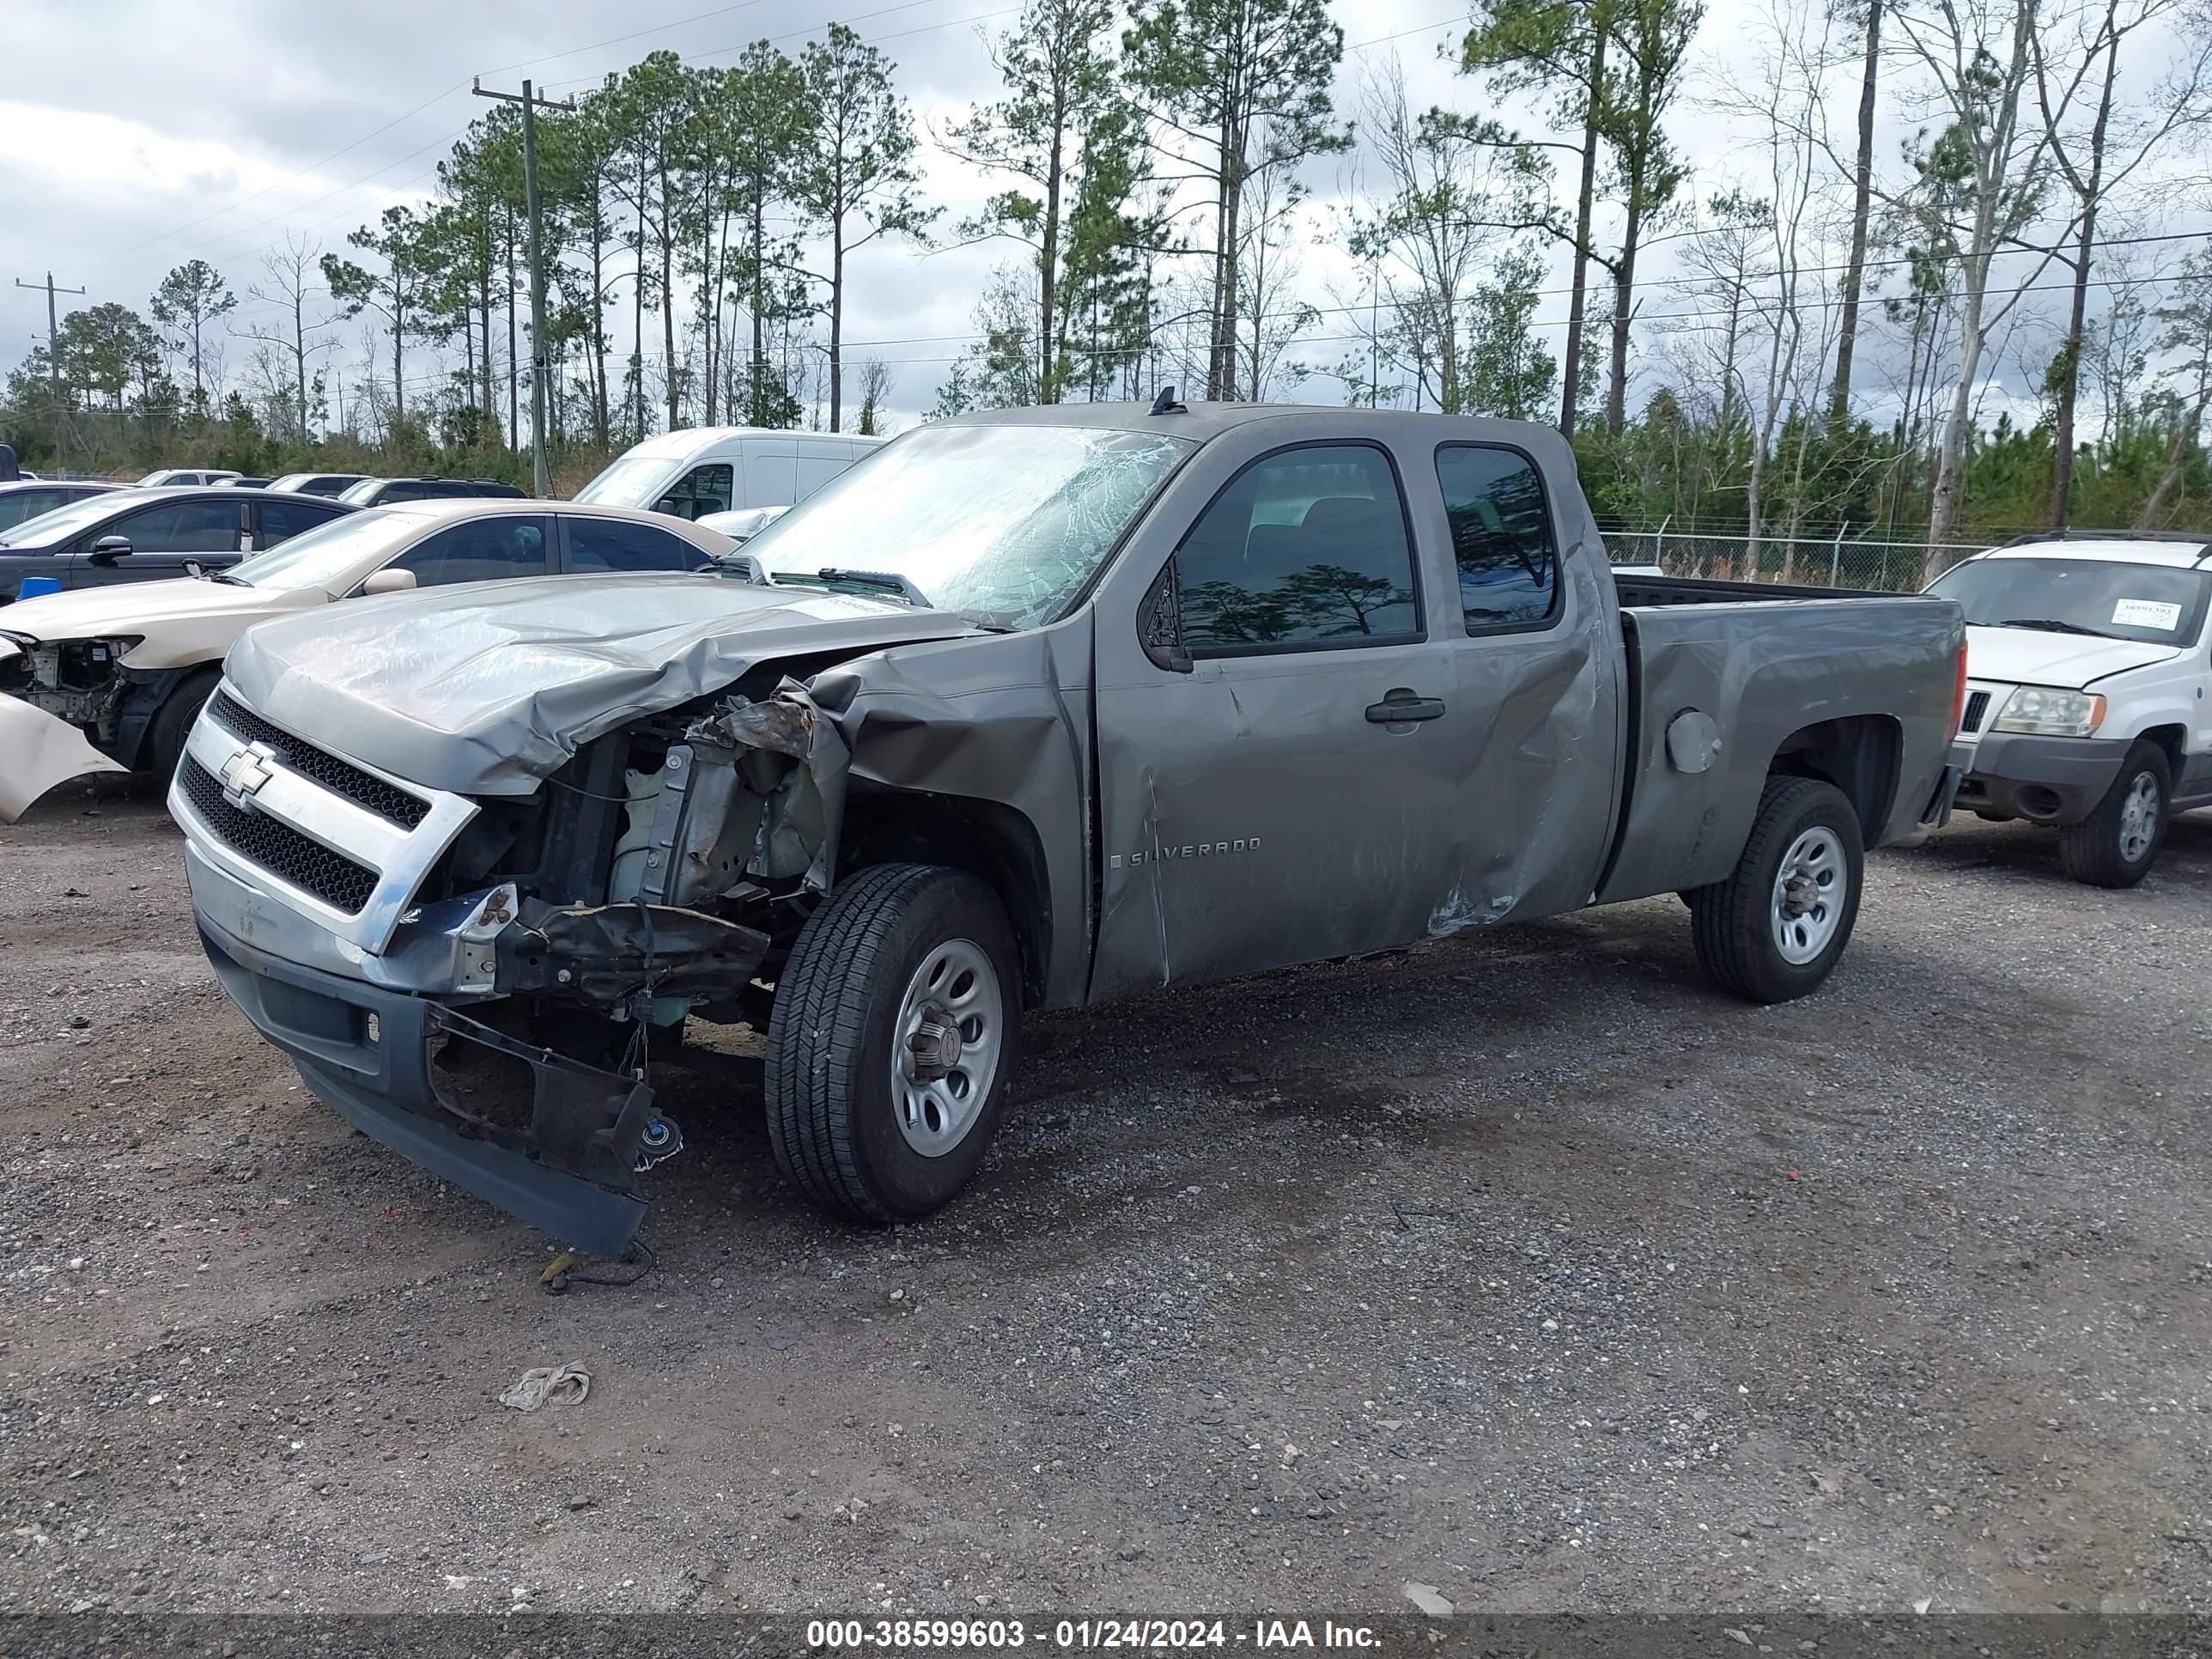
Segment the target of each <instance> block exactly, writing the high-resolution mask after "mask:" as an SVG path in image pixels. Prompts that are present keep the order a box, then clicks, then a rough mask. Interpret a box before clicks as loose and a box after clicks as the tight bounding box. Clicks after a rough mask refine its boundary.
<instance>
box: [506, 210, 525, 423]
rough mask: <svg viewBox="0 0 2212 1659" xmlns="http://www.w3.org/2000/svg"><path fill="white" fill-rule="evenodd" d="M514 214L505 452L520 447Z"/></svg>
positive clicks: (510, 224)
mask: <svg viewBox="0 0 2212 1659" xmlns="http://www.w3.org/2000/svg"><path fill="white" fill-rule="evenodd" d="M514 289H515V282H514V216H513V214H509V215H507V453H508V454H510V455H512V454H513V453H516V452H517V451H518V450H520V448H521V447H522V392H521V385H522V370H521V367H520V364H518V363H517V362H515V349H514V348H515V345H516V343H517V340H518V336H517V335H516V333H515V327H514Z"/></svg>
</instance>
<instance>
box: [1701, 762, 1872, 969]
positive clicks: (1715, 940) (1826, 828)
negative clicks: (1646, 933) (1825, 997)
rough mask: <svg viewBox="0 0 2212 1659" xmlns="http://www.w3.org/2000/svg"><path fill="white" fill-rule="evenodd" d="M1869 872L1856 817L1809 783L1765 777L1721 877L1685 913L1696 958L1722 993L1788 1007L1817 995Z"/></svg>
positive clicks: (1838, 797) (1821, 786)
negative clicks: (1731, 866)
mask: <svg viewBox="0 0 2212 1659" xmlns="http://www.w3.org/2000/svg"><path fill="white" fill-rule="evenodd" d="M1865 867H1866V860H1865V854H1864V852H1863V849H1862V848H1861V846H1860V843H1859V819H1858V813H1857V811H1854V810H1853V808H1852V806H1851V804H1850V801H1849V800H1848V799H1845V797H1844V792H1843V791H1842V790H1840V789H1838V788H1837V787H1835V786H1834V785H1833V784H1831V783H1822V782H1820V781H1818V780H1817V779H1814V778H1787V777H1776V778H1769V779H1768V780H1767V781H1766V789H1765V793H1763V794H1762V795H1761V796H1760V797H1759V814H1758V816H1757V817H1755V818H1754V819H1753V821H1752V826H1751V835H1750V837H1749V838H1748V839H1747V841H1746V842H1744V847H1743V854H1742V856H1741V858H1739V859H1738V860H1736V866H1735V873H1734V874H1732V875H1730V876H1729V878H1728V879H1727V880H1725V881H1717V882H1715V883H1714V884H1712V885H1711V886H1710V887H1705V888H1701V889H1699V892H1698V896H1697V900H1696V902H1694V903H1693V904H1692V905H1691V907H1690V927H1691V932H1692V937H1693V938H1694V939H1696V941H1697V947H1698V960H1699V961H1700V962H1701V963H1704V964H1705V971H1706V972H1707V973H1708V974H1711V975H1712V976H1713V979H1714V980H1715V981H1716V982H1717V983H1718V984H1719V986H1720V987H1721V988H1722V989H1723V990H1724V991H1729V992H1731V993H1733V994H1735V995H1737V996H1740V997H1747V998H1749V999H1750V1000H1752V1001H1753V1002H1788V1001H1790V1000H1791V999H1793V998H1796V997H1802V996H1805V995H1807V994H1809V993H1811V992H1813V991H1814V990H1817V989H1818V988H1819V987H1820V981H1823V980H1825V979H1826V978H1827V976H1828V974H1829V972H1830V970H1831V969H1833V968H1834V967H1835V965H1836V962H1837V959H1838V957H1841V956H1842V955H1843V954H1844V945H1847V944H1849V943H1850V937H1851V927H1852V924H1853V923H1854V922H1856V921H1857V920H1858V912H1859V886H1860V880H1861V877H1862V876H1863V872H1864V871H1865Z"/></svg>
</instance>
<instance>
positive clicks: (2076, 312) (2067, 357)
mask: <svg viewBox="0 0 2212 1659" xmlns="http://www.w3.org/2000/svg"><path fill="white" fill-rule="evenodd" d="M2119 72H2120V37H2119V36H2118V34H2117V33H2114V34H2113V35H2112V41H2111V45H2110V46H2108V47H2107V48H2106V57H2105V89H2104V96H2103V97H2102V98H2101V99H2100V100H2099V102H2098V105H2097V119H2096V122H2095V124H2094V125H2093V126H2092V127H2091V128H2090V130H2089V176H2088V179H2087V189H2085V190H2084V191H2082V192H2081V234H2080V235H2079V236H2077V237H2076V238H2075V243H2074V284H2073V286H2074V302H2073V309H2072V311H2071V312H2069V313H2068V318H2067V324H2066V343H2065V344H2064V345H2063V346H2062V347H2060V348H2059V357H2058V361H2059V364H2060V368H2059V384H2058V408H2057V412H2056V414H2055V416H2054V417H2053V419H2052V421H2051V528H2052V529H2054V530H2063V529H2065V528H2066V517H2067V513H2068V512H2069V510H2070V509H2071V507H2072V504H2073V495H2074V411H2075V405H2076V404H2078V403H2079V401H2080V399H2081V337H2082V334H2083V331H2084V330H2085V327H2086V325H2087V319H2088V314H2089V261H2090V258H2091V257H2092V255H2093V253H2094V252H2095V250H2096V240H2097V208H2098V198H2099V197H2100V196H2102V195H2103V193H2104V179H2105V132H2106V125H2107V124H2108V122H2109V120H2110V118H2111V116H2112V88H2113V86H2114V84H2115V83H2116V82H2118V78H2119ZM2161 482H2162V481H2161Z"/></svg>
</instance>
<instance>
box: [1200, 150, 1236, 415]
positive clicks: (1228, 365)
mask: <svg viewBox="0 0 2212 1659" xmlns="http://www.w3.org/2000/svg"><path fill="white" fill-rule="evenodd" d="M1220 182H1221V194H1220V197H1219V200H1218V204H1217V210H1216V221H1215V222H1216V224H1217V225H1218V235H1219V241H1220V247H1219V252H1218V255H1217V257H1216V258H1215V260H1214V266H1213V337H1212V341H1211V342H1210V343H1209V347H1208V350H1207V353H1206V396H1207V397H1208V398H1212V399H1215V400H1221V399H1226V398H1234V397H1235V396H1236V395H1237V236H1238V235H1239V234H1241V228H1240V225H1239V220H1240V219H1241V218H1242V216H1243V215H1242V213H1241V211H1240V210H1241V209H1242V208H1243V200H1244V134H1243V129H1242V128H1241V127H1239V126H1238V125H1237V124H1236V123H1235V122H1233V121H1232V122H1229V123H1226V124H1225V125H1223V127H1222V129H1221V181H1220Z"/></svg>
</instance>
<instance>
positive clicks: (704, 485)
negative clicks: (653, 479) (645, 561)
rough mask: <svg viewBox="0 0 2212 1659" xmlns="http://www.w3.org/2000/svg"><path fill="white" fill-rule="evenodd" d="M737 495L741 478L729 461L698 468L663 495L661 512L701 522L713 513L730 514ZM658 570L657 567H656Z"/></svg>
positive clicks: (709, 463) (660, 504) (694, 468)
mask: <svg viewBox="0 0 2212 1659" xmlns="http://www.w3.org/2000/svg"><path fill="white" fill-rule="evenodd" d="M736 493H737V479H736V477H735V475H734V474H733V473H732V471H731V468H730V464H729V463H728V462H727V461H709V462H708V463H707V464H706V465H702V466H695V467H693V468H692V469H691V470H690V471H689V472H687V473H685V474H684V476H683V477H680V478H678V480H677V481H676V482H675V483H672V484H671V485H670V486H669V487H668V489H667V490H666V491H665V493H664V494H663V495H661V498H660V501H659V509H660V511H662V512H663V513H674V514H675V515H676V516H677V517H678V518H679V519H698V518H702V517H703V516H704V515H706V514H707V513H726V512H728V511H729V510H730V505H731V498H732V496H733V495H735V494H736ZM656 568H657V567H656Z"/></svg>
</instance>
